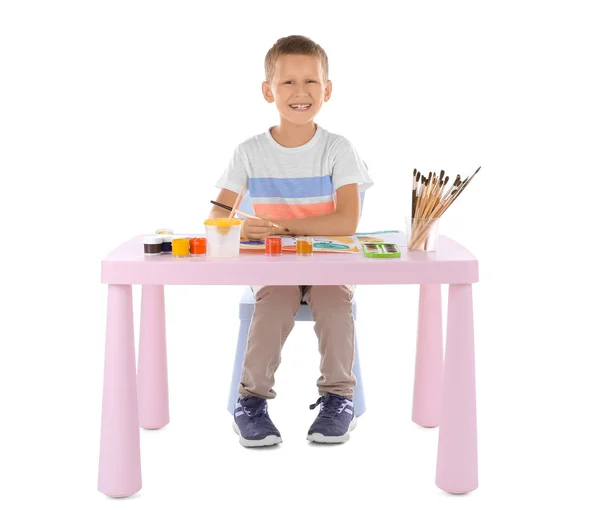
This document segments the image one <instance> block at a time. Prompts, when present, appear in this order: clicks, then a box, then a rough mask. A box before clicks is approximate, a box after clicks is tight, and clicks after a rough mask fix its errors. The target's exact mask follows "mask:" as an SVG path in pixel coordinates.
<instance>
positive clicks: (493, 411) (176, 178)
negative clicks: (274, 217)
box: [0, 0, 600, 521]
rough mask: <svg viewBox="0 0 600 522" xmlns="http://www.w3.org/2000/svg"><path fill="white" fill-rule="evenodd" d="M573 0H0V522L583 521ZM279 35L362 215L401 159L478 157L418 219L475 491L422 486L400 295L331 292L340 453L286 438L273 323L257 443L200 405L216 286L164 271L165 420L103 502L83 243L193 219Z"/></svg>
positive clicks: (592, 359)
mask: <svg viewBox="0 0 600 522" xmlns="http://www.w3.org/2000/svg"><path fill="white" fill-rule="evenodd" d="M593 3H594V2H587V3H585V2H573V1H571V2H562V3H559V2H523V1H521V2H507V1H505V2H499V3H497V4H496V3H491V2H470V3H467V2H439V3H431V2H411V3H410V4H409V3H404V2H394V3H391V2H390V3H389V4H387V3H383V2H377V1H373V0H371V1H368V2H360V3H351V2H312V1H308V0H306V1H304V2H257V1H252V2H246V3H240V4H239V5H238V4H234V3H233V2H220V3H219V2H210V3H209V2H206V3H205V2H175V1H173V2H153V1H144V2H128V1H123V0H121V1H118V2H114V1H103V2H99V1H98V2H92V1H79V2H76V1H73V2H64V1H55V2H28V1H25V0H23V1H16V0H15V1H10V0H7V1H4V2H2V4H0V5H1V7H0V75H1V81H0V94H1V96H0V175H1V188H0V190H1V196H2V199H1V203H2V204H1V209H0V211H1V213H2V215H1V223H2V229H3V232H4V233H3V238H2V246H3V249H4V252H3V254H2V257H1V258H0V262H1V263H2V271H1V273H2V285H1V287H0V288H1V290H0V295H1V297H2V305H1V306H2V314H1V324H2V334H3V337H2V347H1V349H0V407H1V410H0V411H1V412H2V423H1V425H0V438H1V443H0V519H2V520H6V521H20V520H34V519H38V520H42V519H47V518H48V517H50V516H52V517H53V518H54V517H58V518H60V519H61V520H74V521H75V520H76V521H80V520H86V521H96V520H112V521H121V520H123V521H124V520H148V521H150V520H197V519H201V520H235V519H240V520H247V521H254V520H293V521H295V520H311V519H313V520H316V519H325V520H330V519H341V520H363V519H365V518H367V517H368V518H371V519H374V520H411V521H413V520H425V521H429V520H432V521H433V520H440V519H442V517H443V519H445V520H461V521H475V520H477V521H480V520H486V521H488V520H506V519H507V518H511V519H514V520H528V519H532V518H534V517H535V518H536V519H541V518H543V517H548V516H550V515H554V516H556V519H561V520H565V519H566V517H567V516H568V517H570V518H573V519H575V518H577V519H578V520H597V519H598V507H597V502H594V498H597V495H598V486H599V485H600V484H599V481H598V475H597V469H598V466H599V464H600V462H599V461H600V459H599V452H598V428H599V422H598V409H599V407H600V404H599V400H600V394H599V391H600V390H599V384H598V363H599V362H600V358H599V356H598V348H599V343H598V330H597V323H598V315H597V310H598V287H599V285H598V282H599V277H598V268H597V266H596V265H595V263H594V260H593V257H592V255H591V251H592V249H593V248H594V247H596V246H597V235H598V232H597V230H598V229H597V224H596V222H595V217H596V206H597V201H596V194H597V191H598V189H599V187H600V185H599V183H598V175H599V174H600V173H599V171H598V164H599V162H598V155H597V151H598V144H599V143H600V136H599V131H598V121H599V117H600V110H599V102H598V92H600V83H599V80H598V48H599V45H600V37H599V36H598V34H599V33H598V28H597V17H596V16H593V11H592V4H593ZM290 34H303V35H306V36H309V37H311V38H313V39H314V40H315V41H316V42H318V43H319V44H320V45H322V46H323V48H324V49H325V50H326V52H327V53H328V56H329V60H330V77H331V79H332V82H333V96H332V98H331V101H330V102H329V103H327V104H325V105H324V107H323V110H322V112H321V114H319V116H318V118H317V120H316V121H317V122H318V123H320V124H321V125H322V126H323V127H324V128H326V129H327V130H329V131H331V132H334V133H339V134H342V135H344V136H346V137H347V138H348V139H350V140H351V141H352V142H353V144H354V145H355V147H356V148H357V150H358V151H359V153H360V155H361V156H362V158H363V159H364V160H365V161H366V162H367V163H368V165H369V168H370V172H371V176H372V178H373V179H374V181H375V185H374V187H373V188H372V189H371V190H369V193H368V197H367V201H366V205H365V210H364V214H363V218H362V222H361V225H360V230H361V231H372V230H380V229H393V228H396V229H399V228H400V229H401V228H403V226H404V220H403V216H405V215H406V214H407V212H408V211H409V209H410V190H411V182H412V170H413V168H415V167H416V168H418V169H420V170H421V172H429V171H430V170H431V171H433V170H435V171H437V172H439V170H440V169H445V171H446V172H447V173H448V174H450V175H451V176H452V179H453V178H454V176H455V175H456V174H458V173H460V174H462V175H463V176H464V175H468V174H470V173H472V172H473V171H474V170H475V169H476V168H477V167H478V166H480V165H481V171H480V173H479V174H478V175H477V178H475V179H474V181H473V183H471V184H470V185H469V187H468V189H467V190H466V191H465V192H463V194H462V195H461V197H460V199H459V201H458V202H457V203H455V204H454V205H453V207H452V208H451V209H450V210H449V211H448V213H447V214H445V216H444V219H443V222H442V224H441V232H442V233H443V234H447V235H449V236H451V237H453V238H454V239H456V240H458V241H459V242H460V243H462V244H464V245H465V246H467V248H468V249H469V250H470V251H471V252H472V253H473V254H474V255H475V256H476V257H477V258H478V259H479V262H480V282H479V283H477V284H476V285H474V305H475V339H476V369H477V393H478V396H477V401H478V402H477V405H478V427H479V465H480V475H479V476H480V487H479V489H477V490H476V491H474V492H472V493H470V494H468V495H465V496H452V495H448V494H446V493H444V492H442V491H441V490H439V489H438V488H437V487H436V486H435V484H434V475H435V460H436V452H437V432H438V430H437V429H430V430H427V429H423V428H419V427H418V426H416V425H415V424H413V423H412V422H411V420H410V417H411V401H412V386H413V380H412V379H413V371H414V352H415V342H416V321H417V298H418V288H417V287H408V286H407V287H393V286H387V287H360V288H359V289H358V290H357V294H356V297H357V300H358V302H359V319H358V323H357V327H358V333H359V336H360V347H361V359H362V365H363V371H364V379H365V387H366V393H367V408H368V410H367V413H366V414H365V415H364V416H363V417H362V418H360V419H359V425H358V428H357V429H356V430H355V431H354V432H353V434H352V438H351V440H350V442H349V443H347V444H345V445H342V446H335V447H320V446H318V447H314V446H312V445H310V444H309V443H308V442H307V441H306V440H305V436H306V431H307V429H308V427H309V426H310V424H311V422H312V420H313V419H314V416H315V412H313V411H310V410H309V409H308V405H309V404H311V403H312V402H314V400H315V399H316V398H317V390H316V387H315V381H316V379H317V377H318V353H317V344H316V337H315V335H314V332H313V331H312V325H311V324H309V323H299V324H297V326H296V328H295V330H294V331H293V332H292V335H291V336H290V338H289V341H288V343H287V344H286V346H285V348H284V354H283V362H282V365H281V367H280V370H279V372H278V374H277V383H276V390H277V392H278V397H277V399H275V400H274V401H272V402H271V403H270V411H271V415H272V417H273V419H274V420H275V422H276V424H277V426H278V428H279V429H280V430H281V432H282V435H283V439H284V443H283V444H282V445H281V446H280V447H278V448H277V449H275V450H266V451H261V450H259V451H252V450H246V449H243V448H242V447H241V446H240V445H239V444H238V442H237V438H236V436H235V435H234V433H233V432H232V430H231V418H230V416H229V414H228V413H227V412H226V410H225V404H226V400H227V392H228V387H229V378H230V372H231V367H232V363H233V355H234V348H235V343H236V336H237V325H238V323H237V301H238V300H239V297H240V295H241V293H242V287H234V286H230V287H168V288H167V289H166V299H167V336H168V349H169V350H168V351H169V378H170V399H171V403H170V404H171V423H170V424H169V425H168V426H167V427H166V428H164V429H162V430H159V431H154V432H147V431H142V433H141V449H142V473H143V488H142V490H141V492H140V493H138V494H137V495H135V496H133V497H131V498H128V499H125V500H114V499H109V498H108V497H105V496H104V495H103V494H101V493H99V492H98V491H97V490H96V487H97V468H98V448H99V435H100V411H101V399H102V378H103V375H102V373H103V351H104V333H105V318H106V296H107V288H106V287H105V286H104V285H101V284H100V261H101V259H102V258H104V257H105V256H106V255H107V254H108V252H110V250H112V249H113V248H114V247H116V246H117V245H118V244H120V243H122V242H124V241H126V240H128V239H129V238H130V237H131V236H134V235H137V234H143V233H148V232H153V231H154V230H155V229H157V228H161V227H172V228H174V229H175V230H176V231H179V232H194V231H197V232H203V226H202V222H203V220H204V218H205V217H206V215H207V213H208V212H209V210H210V208H209V200H210V199H212V198H214V196H215V195H216V194H217V192H218V191H217V189H216V188H215V186H214V185H215V183H216V181H217V179H218V177H219V176H220V175H221V173H222V172H223V170H224V168H225V167H226V165H227V162H228V161H229V157H230V155H231V153H232V152H233V149H234V147H235V146H236V145H237V144H238V143H240V142H241V141H243V140H245V139H247V138H248V137H250V136H253V135H255V134H258V133H260V132H264V131H265V130H266V128H267V127H268V126H269V125H275V124H277V123H278V121H279V120H278V114H277V113H276V109H275V107H274V105H268V104H267V103H266V102H265V101H264V100H263V98H262V95H261V91H260V85H261V81H262V80H263V75H264V72H263V60H264V56H265V54H266V52H267V50H268V49H269V48H270V47H271V46H272V45H273V43H274V42H275V41H276V40H277V39H278V38H280V37H282V36H287V35H290ZM443 295H444V308H445V303H446V296H447V289H446V288H444V294H443ZM139 299H140V289H139V287H134V306H135V309H134V310H135V321H136V333H137V329H138V326H139Z"/></svg>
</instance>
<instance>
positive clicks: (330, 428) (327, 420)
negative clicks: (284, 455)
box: [306, 393, 356, 443]
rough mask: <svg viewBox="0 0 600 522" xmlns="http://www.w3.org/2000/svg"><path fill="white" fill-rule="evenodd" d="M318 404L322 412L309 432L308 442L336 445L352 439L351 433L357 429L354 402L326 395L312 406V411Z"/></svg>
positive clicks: (334, 395)
mask: <svg viewBox="0 0 600 522" xmlns="http://www.w3.org/2000/svg"><path fill="white" fill-rule="evenodd" d="M318 404H320V405H321V411H319V415H317V418H316V419H315V422H313V424H312V426H311V427H310V429H309V430H308V436H307V437H306V438H307V440H310V441H313V442H325V443H335V442H346V441H347V440H348V439H350V432H351V431H352V430H353V429H354V428H356V417H355V416H354V404H353V402H352V401H351V400H350V399H347V398H346V397H342V396H340V395H336V394H334V393H326V394H325V395H323V396H322V397H319V399H318V400H317V402H315V403H314V404H311V406H310V409H311V410H312V409H314V408H316V407H317V405H318Z"/></svg>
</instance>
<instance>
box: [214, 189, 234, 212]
mask: <svg viewBox="0 0 600 522" xmlns="http://www.w3.org/2000/svg"><path fill="white" fill-rule="evenodd" d="M237 196H238V195H237V194H236V193H235V192H233V191H231V190H227V189H221V192H219V196H218V197H217V199H215V201H216V202H218V203H223V205H227V206H228V207H233V205H234V204H235V200H236V199H237ZM211 207H212V209H211V211H210V215H209V216H208V217H209V219H214V218H227V217H229V214H230V212H229V210H225V209H224V208H221V207H217V205H211Z"/></svg>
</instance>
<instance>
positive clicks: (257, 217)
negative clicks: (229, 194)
mask: <svg viewBox="0 0 600 522" xmlns="http://www.w3.org/2000/svg"><path fill="white" fill-rule="evenodd" d="M235 213H236V214H239V215H240V216H244V217H247V218H251V219H263V220H264V221H269V220H268V219H264V218H261V217H260V216H255V215H254V214H246V212H242V211H241V210H236V211H235ZM269 223H271V225H273V226H274V227H275V228H279V225H278V224H277V223H273V222H272V221H269Z"/></svg>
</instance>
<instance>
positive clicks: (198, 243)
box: [190, 237, 206, 256]
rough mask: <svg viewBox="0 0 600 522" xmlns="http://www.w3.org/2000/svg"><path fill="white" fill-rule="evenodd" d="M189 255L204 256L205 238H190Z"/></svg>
mask: <svg viewBox="0 0 600 522" xmlns="http://www.w3.org/2000/svg"><path fill="white" fill-rule="evenodd" d="M190 254H191V255H192V256H204V255H206V238H205V237H192V238H190Z"/></svg>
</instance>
